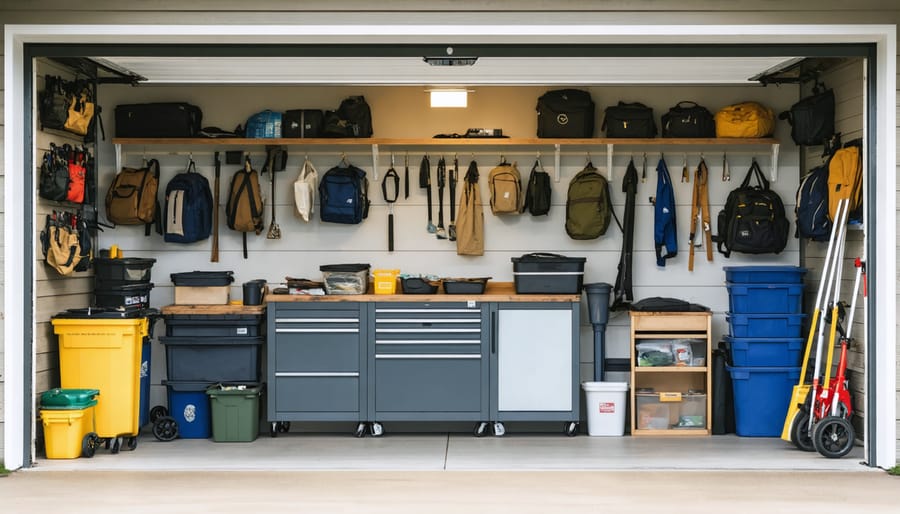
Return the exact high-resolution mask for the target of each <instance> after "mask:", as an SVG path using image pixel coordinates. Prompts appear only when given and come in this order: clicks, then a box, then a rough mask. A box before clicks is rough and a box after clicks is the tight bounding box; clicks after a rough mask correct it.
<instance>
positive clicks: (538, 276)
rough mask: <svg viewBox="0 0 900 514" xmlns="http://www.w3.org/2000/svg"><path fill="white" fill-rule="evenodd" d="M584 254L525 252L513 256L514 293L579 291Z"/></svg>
mask: <svg viewBox="0 0 900 514" xmlns="http://www.w3.org/2000/svg"><path fill="white" fill-rule="evenodd" d="M586 260H587V259H585V258H584V257H566V256H564V255H558V254H555V253H529V254H525V255H523V256H521V257H513V258H512V262H513V281H514V282H515V286H516V293H518V294H581V286H582V284H583V282H584V262H585V261H586Z"/></svg>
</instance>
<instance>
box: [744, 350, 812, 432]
mask: <svg viewBox="0 0 900 514" xmlns="http://www.w3.org/2000/svg"><path fill="white" fill-rule="evenodd" d="M726 368H727V369H728V372H729V373H730V374H731V383H732V385H733V386H734V421H735V432H737V435H739V436H742V437H779V436H780V435H781V431H782V429H783V428H784V418H785V416H786V415H787V410H788V405H789V404H790V402H791V394H792V392H793V387H794V385H795V384H796V383H797V381H798V379H799V378H800V367H799V366H798V367H791V368H774V367H773V368H763V367H760V368H742V367H731V366H726Z"/></svg>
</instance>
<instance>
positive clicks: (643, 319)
mask: <svg viewBox="0 0 900 514" xmlns="http://www.w3.org/2000/svg"><path fill="white" fill-rule="evenodd" d="M709 318H710V313H708V312H699V313H694V312H692V313H669V312H667V313H659V312H634V311H632V312H631V323H632V325H633V328H634V330H635V331H636V332H639V331H647V332H694V331H700V332H705V331H706V330H707V328H708V324H709Z"/></svg>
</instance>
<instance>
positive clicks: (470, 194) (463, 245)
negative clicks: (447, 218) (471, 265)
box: [456, 161, 484, 255]
mask: <svg viewBox="0 0 900 514" xmlns="http://www.w3.org/2000/svg"><path fill="white" fill-rule="evenodd" d="M480 189H481V188H480V187H478V165H477V164H476V163H475V161H472V162H471V163H469V170H468V171H467V172H466V178H465V181H464V183H463V189H462V192H461V193H460V194H459V212H458V213H457V216H456V253H457V254H458V255H484V210H483V207H482V206H481V191H480Z"/></svg>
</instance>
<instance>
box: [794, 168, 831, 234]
mask: <svg viewBox="0 0 900 514" xmlns="http://www.w3.org/2000/svg"><path fill="white" fill-rule="evenodd" d="M795 211H796V213H797V232H796V236H797V237H804V238H807V239H812V240H813V241H828V237H829V236H830V235H831V225H832V222H831V219H829V217H828V164H823V165H821V166H819V167H817V168H813V169H812V170H810V172H809V173H807V174H806V176H805V177H803V180H801V181H800V187H799V188H798V189H797V207H796V209H795Z"/></svg>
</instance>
